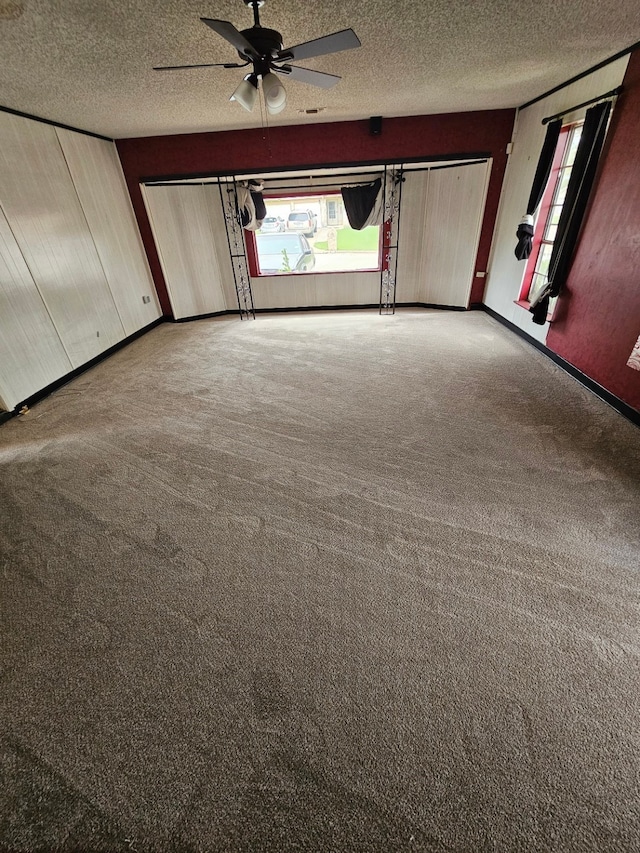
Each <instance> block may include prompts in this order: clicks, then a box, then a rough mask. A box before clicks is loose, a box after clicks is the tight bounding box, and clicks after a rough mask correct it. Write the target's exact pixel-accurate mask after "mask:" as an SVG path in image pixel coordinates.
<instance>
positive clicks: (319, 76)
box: [272, 65, 342, 89]
mask: <svg viewBox="0 0 640 853" xmlns="http://www.w3.org/2000/svg"><path fill="white" fill-rule="evenodd" d="M272 68H273V69H274V71H279V72H280V73H281V74H286V75H287V77H291V78H292V79H293V80H298V81H299V82H300V83H309V84H310V85H311V86H319V87H320V88H321V89H330V88H331V87H332V86H335V85H336V83H339V82H340V81H341V80H342V77H338V76H336V75H335V74H325V73H324V71H312V70H311V69H310V68H300V66H299V65H283V66H282V67H281V68H278V67H277V66H276V65H273V66H272Z"/></svg>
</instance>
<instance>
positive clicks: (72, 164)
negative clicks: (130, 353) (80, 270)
mask: <svg viewBox="0 0 640 853" xmlns="http://www.w3.org/2000/svg"><path fill="white" fill-rule="evenodd" d="M56 134H57V136H58V139H59V140H60V145H61V146H62V151H63V153H64V156H65V160H66V161H67V166H68V167H69V171H70V173H71V176H72V178H73V183H74V186H75V188H76V192H77V194H78V198H79V199H80V204H81V205H82V210H83V212H84V215H85V217H86V220H87V223H88V225H89V229H90V231H91V234H92V236H93V241H94V243H95V246H96V249H97V250H98V256H99V257H100V262H101V264H102V269H103V270H104V274H105V276H106V279H107V284H108V285H109V289H110V291H111V294H112V296H113V299H114V302H115V305H116V308H117V310H118V313H119V315H120V319H121V320H122V324H123V326H124V331H125V335H132V334H133V333H134V332H136V331H138V329H142V328H143V327H144V326H147V325H149V323H152V322H153V321H154V320H156V319H157V318H158V317H159V316H160V306H159V304H158V299H157V296H156V290H155V287H154V284H153V280H152V278H151V271H150V270H149V264H148V262H147V257H146V255H145V253H144V249H143V247H142V240H141V238H140V232H139V231H138V225H137V222H136V220H135V216H134V213H133V208H132V206H131V200H130V198H129V192H128V190H127V185H126V183H125V180H124V175H123V174H122V169H121V167H120V160H119V159H118V153H117V151H116V146H115V144H114V143H113V142H107V141H106V140H103V139H94V138H92V137H91V136H87V135H86V134H82V133H74V132H73V131H70V130H62V129H61V128H57V129H56ZM143 296H148V297H149V302H144V301H143V299H142V297H143Z"/></svg>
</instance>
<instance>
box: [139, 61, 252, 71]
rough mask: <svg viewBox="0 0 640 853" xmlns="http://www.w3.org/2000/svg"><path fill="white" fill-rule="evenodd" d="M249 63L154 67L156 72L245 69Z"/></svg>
mask: <svg viewBox="0 0 640 853" xmlns="http://www.w3.org/2000/svg"><path fill="white" fill-rule="evenodd" d="M248 64H249V63H248V62H205V63H204V64H203V65H154V67H153V70H154V71H181V70H182V69H183V68H245V67H246V66H247V65H248Z"/></svg>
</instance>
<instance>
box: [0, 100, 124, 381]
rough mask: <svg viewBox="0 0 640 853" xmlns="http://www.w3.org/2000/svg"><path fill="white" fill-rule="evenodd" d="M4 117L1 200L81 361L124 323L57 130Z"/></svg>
mask: <svg viewBox="0 0 640 853" xmlns="http://www.w3.org/2000/svg"><path fill="white" fill-rule="evenodd" d="M4 119H5V120H4V121H3V133H2V145H1V146H0V163H1V167H0V168H2V186H1V188H0V203H1V204H2V207H3V209H4V212H5V215H6V217H7V220H8V221H9V223H10V225H11V228H12V230H13V233H14V236H15V238H16V241H17V243H18V245H19V247H20V251H21V252H22V254H23V256H24V259H25V261H26V262H27V265H28V267H29V269H30V270H31V274H32V276H33V278H34V281H35V283H36V285H37V287H38V290H39V291H40V295H41V296H42V299H43V301H44V303H45V305H46V307H47V310H48V311H49V313H50V315H51V318H52V320H53V322H54V325H55V327H56V329H57V330H58V334H59V335H60V338H61V339H62V342H63V344H64V348H65V350H66V351H67V354H68V355H69V358H70V360H71V363H72V365H73V366H74V367H78V366H79V365H81V364H84V362H86V361H89V360H90V359H92V358H93V357H94V356H96V355H98V354H99V353H101V352H102V351H103V350H104V349H107V348H108V347H110V346H112V345H113V344H115V343H117V342H118V341H119V340H121V339H122V338H123V337H124V329H123V326H122V323H121V321H120V317H119V316H118V312H117V311H116V307H115V303H114V300H113V296H112V295H111V291H110V290H109V286H108V284H107V280H106V278H105V274H104V270H103V269H102V264H101V263H100V258H99V257H98V253H97V251H96V247H95V244H94V242H93V240H92V238H91V234H90V232H89V228H88V226H87V221H86V219H85V216H84V212H83V210H82V207H81V205H80V202H79V200H78V196H77V194H76V191H75V187H74V185H73V182H72V180H71V176H70V175H69V170H68V168H67V164H66V162H65V159H64V156H63V154H62V150H61V148H60V144H59V142H58V137H57V135H56V131H55V128H54V127H51V126H50V125H47V124H43V123H42V122H33V121H29V122H25V121H24V120H23V119H21V118H19V117H17V116H11V115H9V116H5V117H4ZM34 164H36V167H35V168H34Z"/></svg>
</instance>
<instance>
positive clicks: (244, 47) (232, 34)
mask: <svg viewBox="0 0 640 853" xmlns="http://www.w3.org/2000/svg"><path fill="white" fill-rule="evenodd" d="M200 20H201V21H202V23H203V24H206V25H207V26H208V27H211V29H212V30H214V31H215V32H216V33H218V35H219V36H222V38H224V39H226V40H227V41H228V42H229V43H230V44H232V45H233V46H234V47H235V49H236V50H237V51H238V52H239V53H242V54H243V55H244V56H250V57H251V58H252V59H259V58H260V55H259V54H258V52H257V50H256V49H255V48H254V47H253V46H252V45H251V44H250V43H249V42H248V41H247V39H246V38H245V37H244V36H243V35H242V33H241V32H238V30H237V29H236V28H235V27H234V26H233V24H232V23H231V22H230V21H217V20H214V19H213V18H200Z"/></svg>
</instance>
